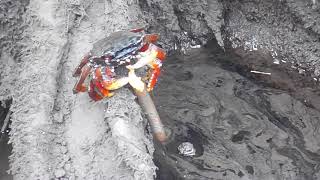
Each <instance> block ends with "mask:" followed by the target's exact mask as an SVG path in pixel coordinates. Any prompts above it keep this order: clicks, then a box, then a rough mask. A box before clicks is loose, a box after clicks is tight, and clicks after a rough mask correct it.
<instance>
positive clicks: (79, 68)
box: [73, 54, 91, 77]
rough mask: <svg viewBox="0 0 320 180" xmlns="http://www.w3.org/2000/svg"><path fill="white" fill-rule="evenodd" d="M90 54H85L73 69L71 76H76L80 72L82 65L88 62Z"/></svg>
mask: <svg viewBox="0 0 320 180" xmlns="http://www.w3.org/2000/svg"><path fill="white" fill-rule="evenodd" d="M90 57H91V56H90V54H87V55H85V56H84V57H83V58H82V60H81V62H80V64H79V65H78V67H77V68H76V69H75V71H74V73H73V77H78V76H79V75H80V74H81V69H82V68H83V66H84V65H86V64H87V63H88V62H89V58H90Z"/></svg>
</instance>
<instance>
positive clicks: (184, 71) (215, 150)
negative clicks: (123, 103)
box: [155, 43, 320, 180]
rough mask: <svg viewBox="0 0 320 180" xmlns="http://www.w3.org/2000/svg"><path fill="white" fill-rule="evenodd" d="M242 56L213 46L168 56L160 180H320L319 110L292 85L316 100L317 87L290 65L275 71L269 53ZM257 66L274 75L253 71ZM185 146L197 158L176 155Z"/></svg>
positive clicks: (159, 99) (160, 101)
mask: <svg viewBox="0 0 320 180" xmlns="http://www.w3.org/2000/svg"><path fill="white" fill-rule="evenodd" d="M232 52H233V53H232ZM242 53H243V54H241V53H240V52H238V51H237V53H235V52H234V51H230V52H228V53H225V52H224V51H223V50H222V49H221V48H219V47H218V44H217V43H213V44H211V45H210V46H208V47H207V48H206V49H194V50H190V51H187V54H186V55H181V54H179V55H175V56H172V57H171V58H169V61H168V62H167V64H166V67H165V72H164V74H163V76H162V78H161V80H160V84H159V86H158V88H157V90H156V92H155V101H156V104H157V106H158V107H159V111H160V115H161V117H162V119H163V120H164V122H165V124H166V125H167V127H168V128H170V129H171V132H172V136H171V139H170V141H169V142H168V144H167V145H166V146H165V147H164V148H156V152H155V159H156V165H157V166H159V167H160V170H159V172H158V175H159V176H158V179H266V180H269V179H296V180H298V179H299V180H301V179H305V180H309V179H314V180H316V179H319V178H320V173H319V171H320V170H319V168H318V167H319V158H320V154H319V148H320V144H319V141H318V139H319V137H320V131H319V127H320V126H319V125H320V124H319V117H320V111H319V109H318V108H317V107H316V106H312V105H310V104H309V103H307V101H306V99H303V98H302V99H301V97H300V96H299V95H297V93H296V92H295V91H294V89H290V88H287V87H288V85H291V84H292V83H297V85H295V86H294V87H295V88H297V89H298V91H299V94H304V98H311V99H312V98H314V97H313V96H312V95H310V94H309V92H310V90H311V91H313V92H318V88H319V87H318V86H317V84H316V83H309V84H308V83H307V82H310V81H311V82H312V81H314V80H313V79H312V78H311V77H310V76H309V77H308V76H305V75H303V74H299V73H298V72H294V71H293V70H291V69H292V68H291V67H279V65H274V66H273V68H271V67H270V66H271V65H269V66H268V62H270V61H272V56H271V55H266V54H263V53H261V52H260V53H259V52H251V54H250V52H246V53H244V52H242ZM240 54H241V55H242V56H240ZM244 54H246V56H245V57H243V56H244ZM248 54H250V55H248ZM249 57H251V58H252V59H255V61H250V58H249ZM260 64H263V66H260ZM259 67H260V68H264V69H259V70H261V71H264V72H270V73H271V75H263V74H254V73H251V70H253V69H254V68H259ZM291 71H293V72H291ZM288 72H291V73H288ZM279 79H281V80H279ZM310 79H311V80H310ZM298 84H300V85H301V86H303V87H305V88H306V89H303V88H302V87H300V86H299V85H298ZM306 84H308V85H309V87H308V88H307V87H306V86H307V85H306ZM311 84H312V85H311ZM309 95H310V96H309ZM315 97H317V98H318V97H319V96H318V95H315ZM182 142H191V143H193V144H194V146H195V149H196V155H195V156H194V157H184V156H182V155H180V154H179V153H178V150H177V147H178V146H179V145H180V144H181V143H182Z"/></svg>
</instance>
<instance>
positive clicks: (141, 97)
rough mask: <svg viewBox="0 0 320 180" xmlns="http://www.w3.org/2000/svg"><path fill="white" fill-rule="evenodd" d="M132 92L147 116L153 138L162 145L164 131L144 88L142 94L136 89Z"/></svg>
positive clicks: (164, 139) (164, 138)
mask: <svg viewBox="0 0 320 180" xmlns="http://www.w3.org/2000/svg"><path fill="white" fill-rule="evenodd" d="M133 89H134V88H133ZM134 91H135V94H136V96H137V97H138V101H139V104H140V106H141V108H142V109H143V111H144V112H145V113H146V115H147V118H148V121H149V123H150V126H151V129H152V133H153V136H154V137H155V138H156V139H157V140H158V141H159V142H160V143H164V142H165V141H166V140H167V136H166V133H165V130H164V126H163V124H162V122H161V119H160V116H159V114H158V111H157V109H156V107H155V105H154V103H153V101H152V99H151V97H150V94H149V93H148V92H147V91H146V88H144V90H143V91H142V92H141V91H138V90H136V89H134Z"/></svg>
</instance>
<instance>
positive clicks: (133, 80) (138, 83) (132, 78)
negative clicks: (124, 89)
mask: <svg viewBox="0 0 320 180" xmlns="http://www.w3.org/2000/svg"><path fill="white" fill-rule="evenodd" d="M128 77H129V84H130V85H131V86H132V87H133V88H134V89H136V90H137V91H139V92H143V90H144V87H145V84H144V82H142V80H141V77H138V76H137V75H136V73H135V72H134V69H129V73H128Z"/></svg>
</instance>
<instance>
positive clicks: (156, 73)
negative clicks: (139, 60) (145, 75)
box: [147, 64, 161, 92]
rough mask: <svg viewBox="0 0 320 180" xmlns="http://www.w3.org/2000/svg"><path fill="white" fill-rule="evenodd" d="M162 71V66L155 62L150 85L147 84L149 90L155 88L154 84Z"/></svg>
mask: <svg viewBox="0 0 320 180" xmlns="http://www.w3.org/2000/svg"><path fill="white" fill-rule="evenodd" d="M160 73H161V70H160V66H159V65H158V64H155V65H154V66H153V68H152V72H151V75H150V79H149V81H148V85H147V91H148V92H150V91H152V90H153V88H154V86H155V85H156V83H157V81H158V77H159V76H160Z"/></svg>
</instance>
